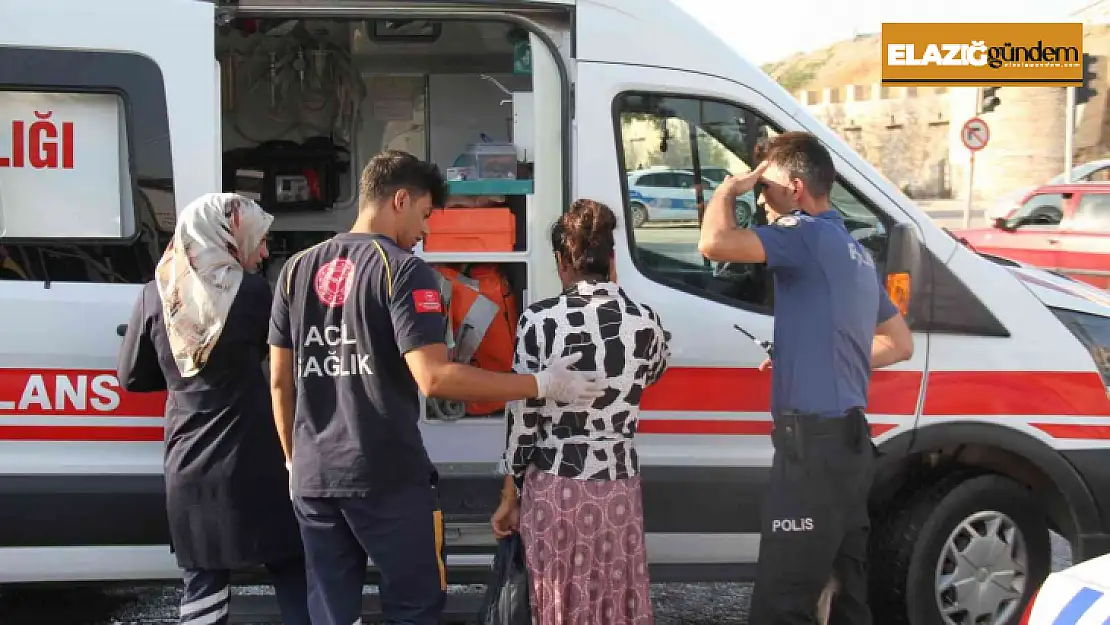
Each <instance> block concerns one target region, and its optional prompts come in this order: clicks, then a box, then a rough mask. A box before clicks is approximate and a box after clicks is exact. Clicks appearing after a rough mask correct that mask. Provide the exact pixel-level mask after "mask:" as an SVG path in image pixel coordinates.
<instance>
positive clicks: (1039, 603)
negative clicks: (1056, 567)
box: [1019, 555, 1110, 625]
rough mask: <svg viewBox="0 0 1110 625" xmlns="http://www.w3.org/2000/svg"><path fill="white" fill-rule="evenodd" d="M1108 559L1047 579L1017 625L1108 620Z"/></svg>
mask: <svg viewBox="0 0 1110 625" xmlns="http://www.w3.org/2000/svg"><path fill="white" fill-rule="evenodd" d="M1108 581H1110V555H1104V556H1100V557H1098V558H1095V559H1093V560H1087V561H1086V562H1083V563H1080V564H1076V565H1075V566H1071V567H1068V568H1066V569H1064V570H1062V571H1056V572H1055V573H1053V574H1051V575H1049V576H1048V579H1046V580H1045V581H1044V584H1042V585H1041V587H1040V588H1039V589H1037V592H1036V594H1035V595H1034V597H1033V599H1032V600H1031V601H1030V602H1029V605H1028V606H1026V608H1025V614H1024V615H1023V616H1022V619H1021V621H1020V623H1019V625H1082V624H1083V623H1105V622H1107V621H1108V620H1110V583H1108Z"/></svg>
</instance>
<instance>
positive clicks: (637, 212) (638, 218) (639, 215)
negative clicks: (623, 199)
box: [628, 202, 648, 228]
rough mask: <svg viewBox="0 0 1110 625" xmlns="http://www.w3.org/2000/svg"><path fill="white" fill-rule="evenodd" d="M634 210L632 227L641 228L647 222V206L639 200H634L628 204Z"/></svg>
mask: <svg viewBox="0 0 1110 625" xmlns="http://www.w3.org/2000/svg"><path fill="white" fill-rule="evenodd" d="M628 208H629V209H630V211H631V212H632V227H633V228H639V227H640V226H642V225H644V224H646V223H647V220H648V211H647V207H646V206H644V205H643V204H641V203H639V202H633V203H632V204H630V205H629V206H628Z"/></svg>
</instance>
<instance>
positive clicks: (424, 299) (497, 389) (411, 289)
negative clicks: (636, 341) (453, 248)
mask: <svg viewBox="0 0 1110 625" xmlns="http://www.w3.org/2000/svg"><path fill="white" fill-rule="evenodd" d="M432 272H433V269H432V268H431V267H429V266H428V265H427V264H426V263H425V262H424V261H423V260H421V259H419V258H416V257H412V258H409V259H408V260H406V262H404V263H402V265H401V266H400V267H399V268H398V271H397V276H396V283H395V287H394V290H393V296H392V302H391V304H390V314H391V315H392V317H393V328H394V332H395V333H396V340H397V347H398V349H400V351H401V353H402V354H403V355H404V357H405V362H406V363H408V366H409V370H410V371H411V372H412V376H413V378H414V379H415V380H416V384H417V385H418V386H419V387H420V391H421V392H422V393H424V395H425V396H427V397H439V398H443V399H454V400H457V401H512V400H514V399H529V398H534V397H544V398H550V399H555V400H557V401H564V402H571V403H589V402H591V401H593V400H594V399H596V398H597V397H599V396H600V395H601V393H602V392H603V391H604V389H605V384H604V382H603V381H602V380H601V378H600V375H599V374H596V373H585V372H580V371H574V370H572V369H571V367H572V366H573V365H574V363H575V362H577V361H578V360H579V359H580V358H581V357H582V355H581V354H580V353H577V354H573V355H570V356H565V357H562V358H559V359H557V360H555V361H554V362H552V363H551V364H550V366H548V367H547V368H546V369H545V370H543V371H540V372H538V373H534V374H531V373H528V374H520V373H500V372H495V371H485V370H482V369H479V368H477V367H472V366H470V365H465V364H462V363H457V362H452V361H451V360H450V359H449V358H448V357H447V345H446V344H445V343H444V328H445V327H446V321H445V318H444V310H443V305H442V303H441V300H440V297H439V290H438V287H439V283H438V281H437V280H436V278H435V275H434V274H433V273H432Z"/></svg>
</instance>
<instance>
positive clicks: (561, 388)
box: [534, 352, 606, 404]
mask: <svg viewBox="0 0 1110 625" xmlns="http://www.w3.org/2000/svg"><path fill="white" fill-rule="evenodd" d="M581 359H582V352H577V353H575V354H571V355H569V356H562V357H560V358H557V359H556V360H555V362H553V363H551V366H549V367H548V368H547V369H544V370H543V371H541V372H539V373H536V374H534V375H535V378H536V387H537V388H538V389H539V397H540V398H542V399H552V400H555V401H558V402H563V403H566V404H589V403H592V402H593V400H595V399H597V398H598V397H600V396H601V394H602V393H603V392H604V391H605V386H606V385H605V379H604V378H603V377H602V376H601V375H600V374H598V373H596V372H592V371H572V370H571V369H570V367H571V365H573V364H574V363H576V362H578V361H579V360H581Z"/></svg>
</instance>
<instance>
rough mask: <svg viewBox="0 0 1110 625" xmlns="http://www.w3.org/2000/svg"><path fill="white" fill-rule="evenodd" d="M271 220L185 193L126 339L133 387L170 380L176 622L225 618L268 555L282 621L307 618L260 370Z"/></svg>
mask: <svg viewBox="0 0 1110 625" xmlns="http://www.w3.org/2000/svg"><path fill="white" fill-rule="evenodd" d="M271 223H273V217H272V216H271V215H269V214H267V213H266V212H264V211H263V210H262V208H261V207H259V206H258V204H256V203H255V202H253V201H251V200H249V199H247V198H244V197H242V196H239V195H236V194H233V193H210V194H207V195H203V196H201V197H200V198H198V199H197V200H195V201H194V202H192V203H191V204H189V205H188V206H186V207H185V209H184V210H183V211H182V212H181V214H180V215H179V216H178V218H177V228H176V232H175V233H174V237H173V241H172V242H171V243H170V244H169V246H168V247H167V248H166V251H165V253H164V254H163V256H162V259H161V260H160V261H159V263H158V266H157V268H156V270H155V279H154V280H152V281H151V282H149V283H147V284H146V285H145V286H144V288H143V290H142V293H141V294H140V296H139V298H138V301H137V302H136V303H135V308H134V311H133V313H132V315H131V321H130V323H129V324H128V326H127V334H126V336H125V338H124V341H123V346H122V348H121V350H120V353H119V360H118V363H117V372H118V374H119V379H120V384H122V385H123V387H124V388H125V389H127V390H128V391H134V392H152V391H161V390H168V391H169V393H168V400H167V402H166V438H165V458H164V460H165V478H166V511H167V513H168V517H169V530H170V542H171V548H172V549H173V551H174V553H175V555H176V557H177V562H178V564H179V566H181V567H182V568H183V569H184V580H185V591H184V595H183V597H182V600H181V620H180V622H181V623H197V624H200V623H204V624H205V625H211V624H219V623H226V622H227V619H228V599H229V588H230V574H231V572H232V571H233V570H237V569H243V568H248V567H254V566H260V565H261V566H265V567H266V568H267V569H268V570H269V572H270V574H271V577H272V579H273V582H274V586H275V590H276V594H277V599H278V602H279V604H280V606H281V611H282V620H283V622H284V623H286V624H287V625H308V624H309V617H308V605H307V582H306V579H305V570H304V554H303V548H302V545H301V540H300V533H299V529H298V526H297V521H296V518H295V517H294V514H293V508H292V503H291V502H290V499H289V476H288V472H287V469H286V467H285V460H284V458H285V456H284V454H283V453H282V450H281V443H280V442H279V440H278V435H277V429H276V428H275V426H274V421H273V412H272V407H271V404H270V392H269V384H268V383H267V381H266V378H265V375H264V373H263V371H264V370H263V360H264V358H265V356H266V354H267V353H268V351H267V347H266V333H267V328H268V325H269V311H270V297H271V295H270V286H269V284H268V283H267V282H266V279H265V278H263V277H262V276H261V275H259V274H258V273H257V270H258V268H259V265H260V263H261V262H262V260H263V259H265V258H266V256H267V249H266V241H265V237H266V233H267V231H268V230H269V228H270V225H271Z"/></svg>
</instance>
